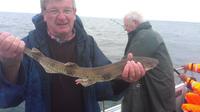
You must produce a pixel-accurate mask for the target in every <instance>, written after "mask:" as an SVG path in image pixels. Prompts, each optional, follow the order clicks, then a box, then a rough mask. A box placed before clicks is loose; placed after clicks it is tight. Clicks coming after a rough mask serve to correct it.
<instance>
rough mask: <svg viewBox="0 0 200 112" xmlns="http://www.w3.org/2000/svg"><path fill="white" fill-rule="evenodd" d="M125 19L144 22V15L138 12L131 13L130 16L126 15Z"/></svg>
mask: <svg viewBox="0 0 200 112" xmlns="http://www.w3.org/2000/svg"><path fill="white" fill-rule="evenodd" d="M125 18H127V19H128V20H131V21H132V20H135V21H137V22H139V23H142V22H144V20H143V17H142V15H141V14H140V13H139V12H136V11H131V12H129V13H128V14H126V15H125Z"/></svg>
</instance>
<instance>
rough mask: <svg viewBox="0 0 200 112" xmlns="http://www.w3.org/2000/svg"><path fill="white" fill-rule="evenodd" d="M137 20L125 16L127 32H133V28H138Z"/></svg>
mask: <svg viewBox="0 0 200 112" xmlns="http://www.w3.org/2000/svg"><path fill="white" fill-rule="evenodd" d="M136 27H137V26H136V22H135V21H133V20H132V21H131V20H130V19H128V18H127V17H125V18H124V29H125V30H126V31H127V32H131V31H133V30H135V29H136Z"/></svg>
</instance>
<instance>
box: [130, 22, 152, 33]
mask: <svg viewBox="0 0 200 112" xmlns="http://www.w3.org/2000/svg"><path fill="white" fill-rule="evenodd" d="M149 28H152V26H151V24H150V23H149V22H148V21H146V22H143V23H141V24H140V25H139V26H138V27H137V28H136V29H135V30H133V31H131V32H129V33H128V37H134V35H135V34H136V33H137V32H139V31H140V30H142V29H149Z"/></svg>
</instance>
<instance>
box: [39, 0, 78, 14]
mask: <svg viewBox="0 0 200 112" xmlns="http://www.w3.org/2000/svg"><path fill="white" fill-rule="evenodd" d="M49 1H50V0H40V8H41V12H43V11H45V10H46V4H47V3H48V2H49ZM55 1H63V0H55ZM72 5H73V6H72V7H73V8H75V9H76V3H75V0H72Z"/></svg>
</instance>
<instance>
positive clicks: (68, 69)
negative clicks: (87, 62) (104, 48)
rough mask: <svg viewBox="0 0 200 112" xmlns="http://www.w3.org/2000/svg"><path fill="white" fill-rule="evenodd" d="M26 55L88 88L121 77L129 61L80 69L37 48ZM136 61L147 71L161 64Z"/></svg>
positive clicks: (123, 60)
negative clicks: (47, 55) (76, 79)
mask: <svg viewBox="0 0 200 112" xmlns="http://www.w3.org/2000/svg"><path fill="white" fill-rule="evenodd" d="M24 53H25V54H26V55H28V56H29V57H31V58H33V59H34V60H35V61H37V62H38V63H40V65H41V66H42V67H43V68H44V69H45V71H46V72H47V73H61V74H64V75H66V76H70V77H77V78H79V82H80V83H81V84H82V85H83V86H85V87H87V86H90V85H92V84H94V83H96V82H104V81H110V80H113V79H115V78H117V77H119V76H120V74H121V73H122V71H123V69H124V66H125V64H126V62H127V59H122V60H121V61H118V62H116V63H113V64H108V65H104V66H99V67H91V68H89V67H80V66H78V65H77V64H76V63H72V62H68V63H62V62H59V61H56V60H54V59H51V58H49V57H46V56H45V55H44V54H43V53H42V52H40V51H39V50H38V49H36V48H32V50H31V49H29V48H25V50H24ZM133 60H134V61H136V62H140V63H141V64H142V65H143V67H144V69H145V71H148V70H150V69H153V68H154V67H156V66H157V64H158V63H159V62H158V60H156V59H153V58H148V57H137V56H135V57H134V58H133Z"/></svg>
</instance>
